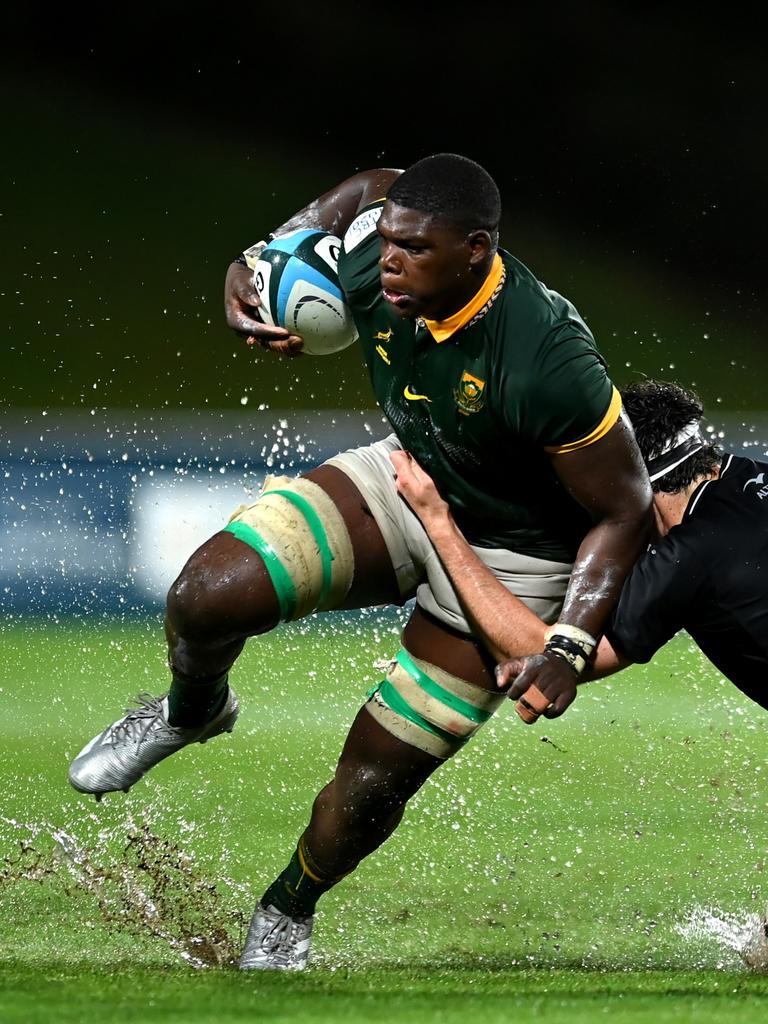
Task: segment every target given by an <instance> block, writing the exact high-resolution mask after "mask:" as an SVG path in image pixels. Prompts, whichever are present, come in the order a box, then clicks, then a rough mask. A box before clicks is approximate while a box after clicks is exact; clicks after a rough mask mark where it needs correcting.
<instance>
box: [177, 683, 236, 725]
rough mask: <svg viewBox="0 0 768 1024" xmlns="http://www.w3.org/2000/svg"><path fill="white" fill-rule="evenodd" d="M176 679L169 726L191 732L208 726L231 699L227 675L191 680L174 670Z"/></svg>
mask: <svg viewBox="0 0 768 1024" xmlns="http://www.w3.org/2000/svg"><path fill="white" fill-rule="evenodd" d="M171 673H172V674H173V680H172V682H171V688H170V690H169V691H168V724H169V725H173V726H176V727H177V728H182V729H189V728H192V727H193V726H195V725H204V724H205V723H206V722H210V720H211V719H212V718H215V716H216V715H217V714H218V713H219V711H221V709H222V708H223V707H224V703H225V701H226V699H227V693H228V691H229V686H228V685H227V673H226V672H225V673H224V675H222V676H214V677H210V676H209V677H208V678H205V677H203V678H200V679H190V678H189V677H188V676H183V675H181V673H180V672H177V671H176V670H175V669H173V668H172V669H171Z"/></svg>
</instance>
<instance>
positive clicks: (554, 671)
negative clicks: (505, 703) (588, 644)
mask: <svg viewBox="0 0 768 1024" xmlns="http://www.w3.org/2000/svg"><path fill="white" fill-rule="evenodd" d="M577 681H578V675H577V673H576V672H575V671H574V669H573V668H572V667H571V666H570V665H569V664H568V662H567V661H566V660H565V659H564V658H561V657H560V656H559V655H557V654H554V653H553V652H552V651H544V652H543V653H542V654H532V655H529V656H527V657H525V658H514V659H512V660H511V661H505V662H502V663H501V664H500V665H498V666H497V668H496V682H497V685H498V686H499V688H500V689H506V688H507V687H508V689H507V696H508V697H509V698H510V699H511V700H514V701H516V704H515V711H516V712H517V713H518V715H519V716H520V718H521V719H522V720H523V721H524V722H525V724H526V725H533V723H534V722H536V721H537V720H538V719H539V717H540V716H541V715H544V716H545V717H546V718H559V716H560V715H562V714H563V712H564V711H565V710H566V709H567V708H568V707H569V706H570V705H571V704H572V703H573V700H574V698H575V696H576V683H577ZM510 683H511V684H512V685H511V686H510Z"/></svg>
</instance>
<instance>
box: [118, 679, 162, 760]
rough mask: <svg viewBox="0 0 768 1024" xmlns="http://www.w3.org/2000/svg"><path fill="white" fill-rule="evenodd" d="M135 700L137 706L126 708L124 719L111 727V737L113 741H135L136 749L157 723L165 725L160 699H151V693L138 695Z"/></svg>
mask: <svg viewBox="0 0 768 1024" xmlns="http://www.w3.org/2000/svg"><path fill="white" fill-rule="evenodd" d="M136 700H137V701H138V704H139V706H138V707H136V708H126V709H125V712H126V715H125V718H121V719H120V721H119V722H117V724H116V725H113V726H112V737H113V739H115V740H119V741H126V742H128V741H130V740H135V741H136V746H137V748H138V747H139V746H140V745H141V742H142V740H143V739H144V738H145V737H146V735H147V733H148V732H149V731H150V729H151V728H152V727H153V726H154V725H155V724H156V723H157V722H158V721H160V722H163V723H164V724H165V717H164V715H163V698H162V697H153V696H152V694H151V693H140V694H139V695H138V697H137V698H136ZM169 728H170V727H169Z"/></svg>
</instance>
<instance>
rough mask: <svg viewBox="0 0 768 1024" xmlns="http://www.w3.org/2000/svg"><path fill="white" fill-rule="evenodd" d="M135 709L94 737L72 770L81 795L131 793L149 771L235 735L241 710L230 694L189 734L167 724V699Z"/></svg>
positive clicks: (146, 697) (142, 699) (146, 698)
mask: <svg viewBox="0 0 768 1024" xmlns="http://www.w3.org/2000/svg"><path fill="white" fill-rule="evenodd" d="M138 702H139V706H138V707H137V708H126V711H127V712H128V713H127V714H126V715H125V717H123V718H121V719H120V720H119V721H117V722H114V723H113V724H112V725H110V726H109V727H108V728H106V729H105V730H104V732H101V733H99V735H98V736H94V738H93V739H92V740H91V742H90V743H88V744H87V745H86V746H85V747H83V749H82V750H81V751H80V753H79V754H78V755H77V757H76V758H75V759H74V761H73V762H72V764H71V765H70V766H69V781H70V782H71V783H72V785H73V786H74V787H75V789H77V790H79V791H80V792H81V793H92V794H93V795H94V796H95V797H96V799H97V800H100V799H101V797H102V795H103V794H104V793H113V792H116V791H117V790H122V791H123V792H124V793H127V792H128V790H129V789H130V788H131V786H132V785H133V784H134V783H135V782H138V781H139V779H140V778H141V777H142V776H143V775H145V774H146V773H147V772H148V771H149V770H150V768H154V766H155V765H156V764H158V763H159V762H160V761H162V760H163V759H164V758H166V757H170V755H171V754H175V753H176V751H177V750H181V748H182V747H186V746H188V745H189V744H190V743H206V742H207V741H208V740H209V739H211V737H213V736H218V735H219V733H222V732H232V729H233V728H234V725H235V721H236V720H237V716H238V714H239V711H240V708H239V705H238V703H237V697H236V696H235V694H234V693H233V691H232V690H231V689H230V690H229V691H228V693H227V699H226V701H225V702H224V706H223V707H222V709H221V711H219V712H218V714H217V715H215V716H214V717H213V718H212V719H211V720H210V721H209V722H205V724H203V725H196V726H192V727H191V728H180V727H176V726H173V725H169V724H168V698H167V697H152V696H151V695H150V694H148V693H141V694H139V697H138Z"/></svg>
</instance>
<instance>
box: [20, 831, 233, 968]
mask: <svg viewBox="0 0 768 1024" xmlns="http://www.w3.org/2000/svg"><path fill="white" fill-rule="evenodd" d="M0 820H2V822H3V823H4V824H5V825H6V826H10V827H11V828H12V829H13V830H14V831H15V833H16V838H17V842H16V847H15V849H14V851H13V852H12V853H11V854H9V855H7V856H6V857H4V858H3V859H2V860H0V889H2V888H5V887H6V886H9V885H11V884H13V883H14V882H20V881H35V882H42V883H52V884H56V883H58V884H63V885H64V888H65V890H66V891H67V892H69V893H73V892H76V891H81V892H85V893H87V894H89V895H90V896H91V897H93V898H94V900H95V903H96V907H97V908H98V912H99V916H100V918H101V921H102V923H103V924H104V925H105V926H106V927H107V928H108V929H109V930H112V931H116V932H123V933H128V934H130V935H133V936H136V937H140V938H147V937H148V936H151V937H153V938H155V939H159V940H161V941H162V942H164V943H165V944H167V945H168V947H169V948H170V949H171V950H173V951H174V952H175V953H176V954H177V955H178V956H180V957H181V959H182V960H184V961H185V962H186V963H188V964H189V965H190V966H191V967H196V968H205V967H227V966H232V965H234V964H235V963H236V960H237V955H238V952H239V947H240V945H241V944H242V938H243V936H244V934H245V928H246V925H247V920H246V918H245V917H244V916H243V915H242V914H241V913H240V912H239V911H237V910H234V909H232V908H231V906H229V905H228V904H229V903H230V902H231V901H230V899H229V898H228V896H229V897H232V896H238V897H240V896H242V895H244V892H245V890H244V887H243V886H239V885H237V884H236V883H234V882H232V881H231V880H230V879H227V878H223V879H218V880H217V881H215V882H214V881H212V880H211V879H209V878H206V877H205V876H204V874H203V873H202V872H201V870H200V868H199V867H198V866H197V864H196V863H195V860H194V857H193V856H192V855H191V854H189V853H188V852H186V851H185V850H184V849H183V848H182V847H181V846H180V845H179V844H178V843H176V842H174V841H170V840H167V839H162V838H161V837H160V836H158V835H156V834H155V833H154V832H153V831H152V829H151V828H150V825H149V824H148V823H147V822H146V821H143V820H135V819H134V818H133V817H131V816H129V817H128V819H127V822H126V823H124V824H125V831H124V832H122V838H121V841H120V845H119V847H118V848H117V849H115V847H114V844H111V843H110V842H108V841H107V840H108V839H109V836H108V834H107V833H102V834H100V837H99V841H97V842H95V843H93V842H87V841H82V840H80V839H78V838H77V837H76V836H75V835H74V834H73V832H72V831H67V830H66V829H64V828H61V827H58V826H54V825H51V824H50V823H48V822H34V823H31V824H28V823H23V822H17V821H11V820H10V819H7V818H2V819H0Z"/></svg>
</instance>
